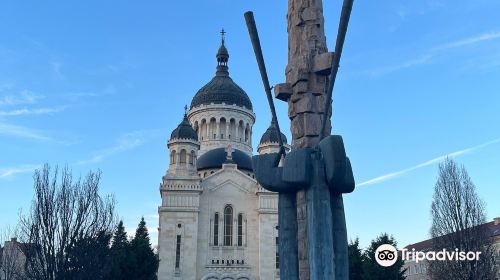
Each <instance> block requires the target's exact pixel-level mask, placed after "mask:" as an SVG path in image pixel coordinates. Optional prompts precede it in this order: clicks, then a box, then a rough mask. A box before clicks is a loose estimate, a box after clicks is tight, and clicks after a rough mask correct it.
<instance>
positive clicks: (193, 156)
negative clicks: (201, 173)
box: [189, 151, 196, 165]
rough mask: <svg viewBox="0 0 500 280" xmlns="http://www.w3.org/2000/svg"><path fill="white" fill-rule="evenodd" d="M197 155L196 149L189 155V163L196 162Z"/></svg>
mask: <svg viewBox="0 0 500 280" xmlns="http://www.w3.org/2000/svg"><path fill="white" fill-rule="evenodd" d="M195 157H196V154H195V152H194V151H191V155H190V156H189V164H191V165H192V164H194V159H195Z"/></svg>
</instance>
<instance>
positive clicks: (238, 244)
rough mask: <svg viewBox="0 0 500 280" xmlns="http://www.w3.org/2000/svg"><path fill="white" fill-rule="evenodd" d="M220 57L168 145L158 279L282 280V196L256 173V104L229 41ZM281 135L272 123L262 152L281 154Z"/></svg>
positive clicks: (161, 211)
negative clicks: (235, 66) (234, 68)
mask: <svg viewBox="0 0 500 280" xmlns="http://www.w3.org/2000/svg"><path fill="white" fill-rule="evenodd" d="M216 58H217V68H216V74H215V76H214V77H213V78H212V80H211V81H210V82H208V83H207V84H206V85H205V86H203V87H202V88H201V89H200V90H199V91H198V92H197V93H196V95H195V96H194V98H193V99H192V102H191V106H190V107H189V110H186V113H185V115H184V118H183V120H182V122H181V123H180V124H179V125H178V127H177V128H176V129H175V130H174V131H173V132H172V133H171V136H170V139H169V141H168V142H167V147H168V151H169V155H170V164H169V167H168V170H167V172H166V174H165V176H163V178H162V182H161V184H160V194H161V199H162V203H161V206H160V207H159V208H158V213H159V234H158V254H159V258H160V265H159V269H158V279H161V280H167V279H169V280H170V279H185V280H191V279H192V280H199V279H202V280H209V279H212V280H215V279H221V280H222V279H234V280H250V279H254V280H258V279H260V280H271V279H279V257H278V195H277V193H273V192H269V191H267V190H265V189H263V188H262V187H261V186H260V185H259V184H258V183H257V181H256V180H255V178H254V174H253V172H252V162H251V156H252V154H253V149H252V140H251V139H252V127H253V124H254V122H255V114H254V112H253V110H252V109H253V107H252V102H251V100H250V99H249V97H248V96H247V94H246V93H245V91H244V90H243V89H242V88H240V87H239V86H238V85H237V84H236V83H235V82H234V81H233V80H232V79H231V78H230V76H229V72H228V60H229V53H228V51H227V49H226V47H225V45H224V37H223V38H222V42H221V46H220V48H219V50H218V52H217V55H216ZM186 109H187V108H186ZM277 133H278V132H277V130H276V128H275V126H274V125H273V124H271V126H270V127H269V128H268V129H267V131H266V132H265V133H264V135H262V137H261V141H260V143H259V145H258V147H257V152H258V153H260V154H262V153H270V152H278V150H279V145H278V135H277ZM282 139H285V140H286V138H285V136H284V135H282ZM287 146H288V145H287Z"/></svg>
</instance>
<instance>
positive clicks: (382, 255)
mask: <svg viewBox="0 0 500 280" xmlns="http://www.w3.org/2000/svg"><path fill="white" fill-rule="evenodd" d="M480 255H481V252H479V251H478V252H464V251H460V250H459V249H455V250H454V251H449V250H446V249H443V250H440V251H426V252H422V251H415V248H413V249H412V250H411V251H409V250H408V249H403V250H401V259H402V260H403V261H407V260H413V261H415V262H416V263H418V262H421V261H446V260H448V261H478V260H479V257H480ZM375 260H376V261H377V263H378V264H379V265H381V266H384V267H389V266H392V265H393V264H395V263H396V261H397V260H398V250H397V249H396V248H395V247H394V246H392V245H390V244H382V245H380V246H379V247H378V248H377V250H376V251H375Z"/></svg>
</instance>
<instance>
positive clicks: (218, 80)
mask: <svg viewBox="0 0 500 280" xmlns="http://www.w3.org/2000/svg"><path fill="white" fill-rule="evenodd" d="M216 58H217V71H216V74H215V77H213V78H212V80H211V81H210V82H208V83H207V84H206V85H205V86H203V87H202V88H201V89H200V90H198V92H197V93H196V95H195V96H194V97H193V100H192V101H191V109H192V108H193V107H196V106H199V105H202V104H203V105H209V104H211V103H214V104H222V103H225V104H227V105H236V106H240V107H245V108H247V109H249V110H252V109H253V107H252V102H251V101H250V98H248V95H247V94H246V93H245V91H244V90H243V89H242V88H240V87H239V86H238V85H237V84H236V83H235V82H234V81H233V79H231V77H229V72H228V66H227V62H228V60H229V52H228V51H227V49H226V46H225V45H224V39H222V42H221V45H220V47H219V50H218V52H217V55H216Z"/></svg>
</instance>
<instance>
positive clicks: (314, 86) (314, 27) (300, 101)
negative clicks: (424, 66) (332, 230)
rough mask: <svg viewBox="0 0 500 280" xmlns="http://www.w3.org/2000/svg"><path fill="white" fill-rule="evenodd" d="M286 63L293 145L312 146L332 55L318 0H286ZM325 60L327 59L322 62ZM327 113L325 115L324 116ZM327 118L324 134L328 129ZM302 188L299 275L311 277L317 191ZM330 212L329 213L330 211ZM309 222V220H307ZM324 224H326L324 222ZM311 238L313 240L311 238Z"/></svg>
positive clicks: (299, 196)
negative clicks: (313, 200) (312, 220)
mask: <svg viewBox="0 0 500 280" xmlns="http://www.w3.org/2000/svg"><path fill="white" fill-rule="evenodd" d="M287 22H288V65H287V67H286V70H285V74H286V85H285V87H286V88H287V89H288V95H287V97H286V99H285V100H286V101H287V102H288V117H289V118H290V121H291V132H292V148H293V149H299V148H305V147H313V146H315V145H317V144H318V143H319V141H320V139H319V135H320V133H321V124H322V120H323V118H324V117H327V118H329V114H325V112H324V102H325V99H326V89H327V86H328V76H327V75H326V73H324V70H325V69H323V68H321V66H322V65H325V64H326V65H328V60H329V59H330V58H331V57H332V55H331V54H329V53H328V50H327V46H326V39H325V35H324V20H323V6H322V1H321V0H289V1H288V14H287ZM325 60H326V63H325ZM325 115H326V116H325ZM330 126H331V125H330V121H329V120H328V121H327V128H326V129H325V134H326V135H328V134H329V132H330ZM308 191H312V190H301V191H299V192H298V193H297V196H296V203H297V204H296V207H297V228H298V232H297V242H298V258H299V279H301V280H309V279H312V278H311V277H313V275H311V271H310V268H311V264H312V263H310V262H309V258H310V255H309V252H310V249H309V247H310V246H313V244H309V242H312V241H314V242H317V241H315V240H314V238H313V236H309V235H310V233H309V232H308V229H309V230H311V227H310V226H309V227H308V218H309V219H310V218H311V217H312V216H314V215H315V214H317V213H308V211H318V209H319V208H312V207H311V208H310V209H308V208H307V200H308V198H309V199H311V198H312V197H316V195H312V194H308V193H307V192H308ZM330 216H331V213H330ZM309 223H310V222H309ZM324 226H325V227H326V226H327V225H324ZM311 240H312V241H311Z"/></svg>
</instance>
